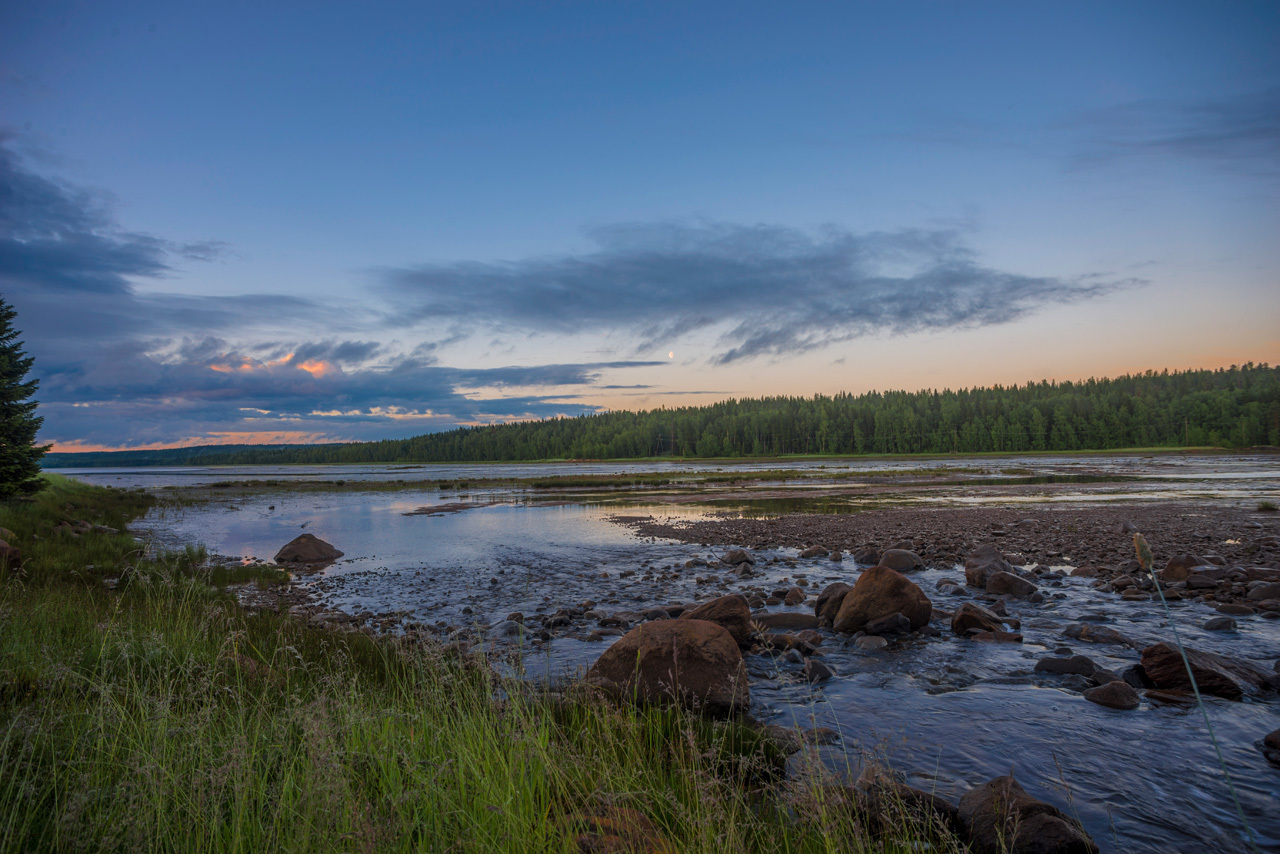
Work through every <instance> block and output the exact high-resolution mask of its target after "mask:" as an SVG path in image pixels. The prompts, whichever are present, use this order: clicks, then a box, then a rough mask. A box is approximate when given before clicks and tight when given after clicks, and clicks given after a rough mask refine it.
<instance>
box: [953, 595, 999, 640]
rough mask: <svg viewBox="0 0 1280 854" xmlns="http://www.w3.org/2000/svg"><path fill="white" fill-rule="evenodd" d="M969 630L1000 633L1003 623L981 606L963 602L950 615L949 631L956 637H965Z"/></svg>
mask: <svg viewBox="0 0 1280 854" xmlns="http://www.w3.org/2000/svg"><path fill="white" fill-rule="evenodd" d="M969 629H981V630H982V631H984V632H996V631H1002V630H1003V629H1004V621H1002V620H1001V619H1000V618H999V617H998V616H996V615H995V614H993V613H992V612H990V611H988V610H987V609H986V608H983V607H982V606H981V605H975V604H973V603H972V602H965V603H964V604H963V605H961V606H960V607H959V608H957V609H956V612H955V613H954V614H952V615H951V631H953V632H955V633H956V634H958V635H967V634H968V633H969Z"/></svg>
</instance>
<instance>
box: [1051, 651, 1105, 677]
mask: <svg viewBox="0 0 1280 854" xmlns="http://www.w3.org/2000/svg"><path fill="white" fill-rule="evenodd" d="M1097 669H1098V666H1097V665H1096V664H1094V663H1093V661H1091V660H1090V659H1089V658H1088V657H1087V656H1083V655H1073V656H1071V657H1070V658H1042V659H1040V660H1039V661H1037V662H1036V673H1057V674H1066V673H1075V674H1077V675H1079V676H1092V675H1093V671H1095V670H1097Z"/></svg>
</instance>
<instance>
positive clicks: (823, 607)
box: [813, 581, 853, 626]
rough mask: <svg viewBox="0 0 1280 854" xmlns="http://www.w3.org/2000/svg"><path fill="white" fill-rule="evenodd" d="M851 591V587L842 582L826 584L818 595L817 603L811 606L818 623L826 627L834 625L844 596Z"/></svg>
mask: <svg viewBox="0 0 1280 854" xmlns="http://www.w3.org/2000/svg"><path fill="white" fill-rule="evenodd" d="M852 589H853V587H852V585H849V584H845V583H844V582H843V581H837V582H836V583H835V584H828V585H827V586H826V588H824V589H823V591H822V592H821V593H819V594H818V601H817V602H816V603H814V606H813V613H814V614H815V615H816V616H817V618H818V622H819V623H821V624H823V625H828V626H829V625H831V624H832V623H834V622H835V620H836V615H837V614H839V613H840V605H841V603H843V602H844V597H845V594H847V593H848V592H849V591H850V590H852Z"/></svg>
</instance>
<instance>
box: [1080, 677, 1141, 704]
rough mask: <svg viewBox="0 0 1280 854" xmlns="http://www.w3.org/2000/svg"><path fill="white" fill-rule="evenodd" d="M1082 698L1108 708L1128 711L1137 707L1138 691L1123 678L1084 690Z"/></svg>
mask: <svg viewBox="0 0 1280 854" xmlns="http://www.w3.org/2000/svg"><path fill="white" fill-rule="evenodd" d="M1084 698H1085V699H1086V700H1088V701H1089V702H1091V703H1097V704H1098V705H1099V706H1106V707H1107V708H1109V709H1122V710H1125V711H1128V710H1130V709H1136V708H1138V705H1139V700H1138V692H1137V691H1135V690H1133V688H1132V687H1131V686H1130V685H1129V684H1128V683H1127V682H1124V681H1123V680H1122V681H1119V682H1106V683H1104V684H1102V685H1099V686H1098V687H1097V688H1090V689H1089V690H1087V691H1085V692H1084Z"/></svg>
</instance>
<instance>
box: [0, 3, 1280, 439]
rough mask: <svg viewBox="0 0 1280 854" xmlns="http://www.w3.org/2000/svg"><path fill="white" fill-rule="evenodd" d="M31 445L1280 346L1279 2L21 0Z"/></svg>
mask: <svg viewBox="0 0 1280 854" xmlns="http://www.w3.org/2000/svg"><path fill="white" fill-rule="evenodd" d="M0 296H3V298H4V299H5V300H6V301H7V302H8V303H10V304H11V305H12V306H13V307H14V308H15V309H16V311H17V312H18V316H17V319H16V320H15V325H16V327H17V328H18V329H19V330H21V333H22V335H21V337H22V340H23V341H24V342H25V346H26V349H27V351H28V352H29V353H30V354H31V355H32V356H33V357H34V359H35V365H34V368H33V369H32V375H33V376H35V377H36V378H38V379H39V381H40V387H39V391H38V393H37V396H36V397H37V399H38V400H39V402H40V408H39V412H40V414H41V415H42V416H43V418H44V424H43V426H42V428H41V432H40V441H42V442H47V443H51V444H52V445H53V446H54V449H55V450H59V451H75V450H100V449H123V448H149V447H172V446H182V445H196V444H218V443H245V442H254V443H257V442H332V441H351V440H368V439H382V438H398V437H405V436H413V435H418V434H421V433H425V432H430V431H436V430H444V429H451V428H453V427H456V426H459V425H469V424H483V423H494V422H505V421H514V420H525V419H530V418H543V417H552V416H557V415H576V414H581V413H584V412H594V411H601V410H610V409H652V408H657V407H661V406H666V407H672V406H684V405H697V404H703V403H710V402H714V401H717V400H722V399H725V398H729V397H738V398H741V397H759V396H772V395H812V394H818V393H821V394H833V393H836V392H841V391H847V392H854V393H860V392H865V391H870V390H886V389H907V390H917V389H922V388H938V389H941V388H967V387H974V386H988V385H993V384H997V383H999V384H1003V385H1011V384H1020V383H1025V382H1028V381H1039V380H1042V379H1054V380H1078V379H1085V378H1088V377H1102V376H1116V375H1120V374H1124V373H1133V372H1138V371H1145V370H1149V369H1154V370H1162V369H1166V368H1167V369H1171V370H1176V369H1189V368H1217V367H1225V366H1228V365H1231V364H1241V363H1245V362H1255V363H1256V362H1267V363H1271V364H1275V363H1277V362H1280V4H1277V3H1275V2H1274V0H1265V2H1257V3H1249V2H1232V3H1220V2H1202V3H1183V2H1174V1H1173V0H1162V2H1116V0H1108V2H1073V3H1026V2H1013V3H953V2H933V3H922V2H896V3H882V2H841V3H804V2H797V3H788V4H781V3H776V2H772V3H756V2H746V0H736V2H726V3H700V2H683V3H674V2H673V3H628V2H610V3H598V2H590V3H589V2H582V3H572V2H543V3H487V2H468V3H457V2H450V3H433V2H415V3H379V4H356V3H324V2H310V3H286V2H280V3H269V4H264V3H253V4H250V3H243V2H238V0H224V2H220V3H169V2H165V3H161V2H137V3H114V2H95V3H89V2H74V3H66V2H57V0H42V2H38V3H37V2H15V3H8V4H4V5H3V7H0Z"/></svg>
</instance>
